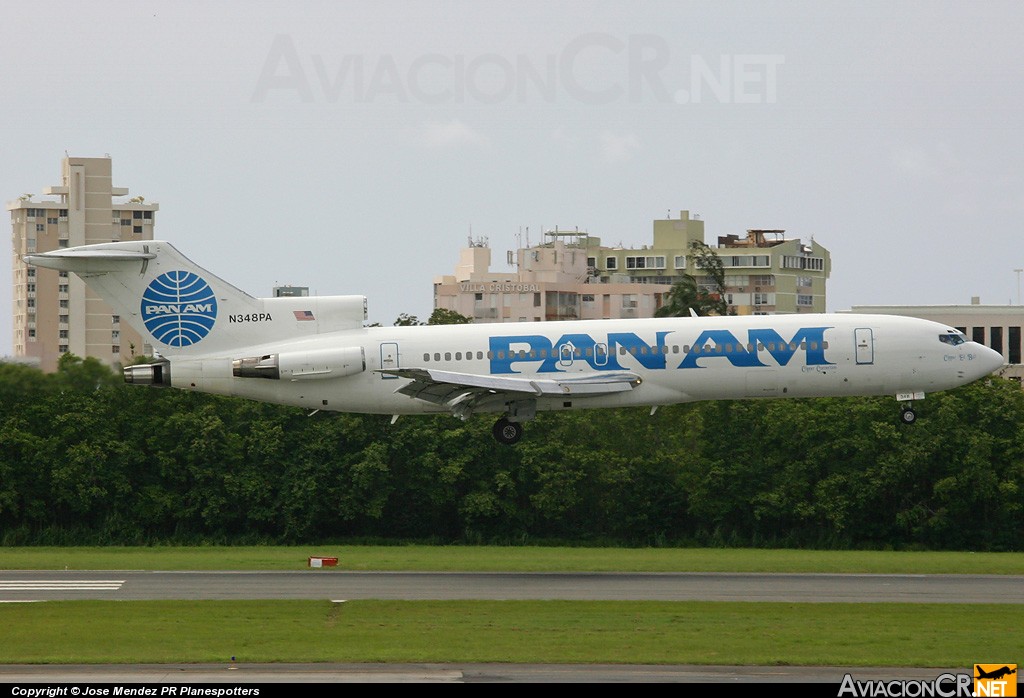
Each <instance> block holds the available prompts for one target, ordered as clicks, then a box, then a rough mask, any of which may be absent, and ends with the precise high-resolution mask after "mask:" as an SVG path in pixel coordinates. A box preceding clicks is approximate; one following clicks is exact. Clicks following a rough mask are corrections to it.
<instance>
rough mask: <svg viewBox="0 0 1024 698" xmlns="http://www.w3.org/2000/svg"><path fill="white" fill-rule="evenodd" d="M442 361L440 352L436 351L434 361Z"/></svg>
mask: <svg viewBox="0 0 1024 698" xmlns="http://www.w3.org/2000/svg"><path fill="white" fill-rule="evenodd" d="M440 360H441V354H440V353H439V352H436V351H435V352H434V361H440Z"/></svg>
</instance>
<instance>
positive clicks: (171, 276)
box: [142, 271, 217, 347]
mask: <svg viewBox="0 0 1024 698" xmlns="http://www.w3.org/2000/svg"><path fill="white" fill-rule="evenodd" d="M216 321H217V297H216V296H215V295H214V293H213V289H212V288H210V284H208V283H206V280H205V279H203V278H202V277H200V276H198V275H196V274H193V273H192V272H190V271H169V272H166V273H164V274H161V275H160V276H158V277H156V278H155V279H153V281H152V282H151V283H150V284H149V287H148V288H146V291H145V293H143V294H142V322H143V323H144V324H145V325H146V329H147V330H149V332H150V334H152V335H153V336H154V337H155V338H156V339H157V340H158V341H160V342H163V343H164V344H167V345H169V346H172V347H189V346H192V345H193V344H196V343H197V342H199V341H201V340H202V339H203V337H205V336H206V335H208V334H210V330H212V329H213V323H214V322H216Z"/></svg>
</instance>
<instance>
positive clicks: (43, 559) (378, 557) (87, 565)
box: [0, 545, 1024, 574]
mask: <svg viewBox="0 0 1024 698" xmlns="http://www.w3.org/2000/svg"><path fill="white" fill-rule="evenodd" d="M310 556H326V557H337V558H338V559H339V567H338V569H339V570H346V569H348V570H360V571H363V570H407V571H424V570H427V571H445V572H450V571H479V572H494V571H507V572H530V571H532V572H603V571H616V572H822V573H850V574H856V573H860V574H871V573H875V574H1024V553H970V552H966V553H965V552H892V551H850V552H846V551H818V550H760V549H758V550H750V549H725V548H710V549H709V548H566V547H538V546H530V547H486V546H485V547H470V546H426V545H400V546H344V545H323V546H304V547H273V546H267V547H259V546H257V547H251V546H248V547H201V548H176V547H123V548H122V547H97V548H0V569H9V570H11V569H36V570H41V569H49V570H59V569H65V568H66V569H72V570H294V569H301V568H303V567H306V566H307V562H308V558H309V557H310Z"/></svg>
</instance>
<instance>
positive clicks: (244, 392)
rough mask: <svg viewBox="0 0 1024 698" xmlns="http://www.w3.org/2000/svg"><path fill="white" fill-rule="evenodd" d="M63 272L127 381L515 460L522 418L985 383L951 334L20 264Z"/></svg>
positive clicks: (100, 261)
mask: <svg viewBox="0 0 1024 698" xmlns="http://www.w3.org/2000/svg"><path fill="white" fill-rule="evenodd" d="M24 259H25V261H26V262H27V263H29V264H32V265H34V266H37V267H43V268H47V269H57V270H62V271H69V272H74V273H75V274H77V275H78V276H80V277H81V278H82V279H83V280H84V281H85V283H86V284H87V285H89V286H90V287H91V288H92V289H93V290H94V291H96V292H97V293H98V294H99V295H100V296H101V297H102V299H103V300H104V301H105V302H106V303H107V304H109V305H110V306H111V307H112V308H113V312H114V313H117V314H119V315H120V318H121V319H122V320H124V321H126V322H128V323H129V324H130V325H131V326H132V327H134V328H135V329H136V330H138V331H139V332H140V333H141V334H142V336H143V337H145V338H146V341H147V342H148V343H150V344H151V345H152V346H153V347H154V355H155V360H154V361H153V362H152V363H148V364H136V365H130V366H126V367H124V369H123V371H124V378H125V380H126V381H127V382H128V383H132V384H141V385H152V386H172V387H174V388H181V389H184V390H193V391H199V392H206V393H214V394H218V395H234V396H238V397H244V398H250V399H254V400H262V401H267V402H273V403H279V404H284V405H293V406H298V407H303V408H307V409H310V410H313V411H314V412H315V411H320V410H325V411H339V412H360V413H367V414H384V415H391V416H392V423H394V421H395V420H397V419H398V418H399V416H400V415H406V414H429V413H450V414H453V415H455V416H457V417H460V418H462V419H468V418H469V417H470V416H472V415H475V414H479V413H497V414H498V415H500V416H499V418H498V420H497V422H496V423H495V424H494V427H493V429H492V433H493V436H494V438H495V439H496V440H497V441H498V442H499V443H503V444H509V445H511V444H514V443H516V442H517V441H519V440H520V438H522V436H523V426H522V424H523V422H526V421H529V420H530V419H532V418H533V417H534V416H535V415H536V414H537V412H539V411H560V410H573V409H582V408H607V407H628V406H645V407H650V408H651V414H652V415H653V414H654V413H655V411H656V410H657V409H658V407H660V406H662V405H671V404H676V403H685V402H693V401H698V400H718V399H743V398H797V397H826V396H867V395H895V396H896V399H897V400H898V401H899V402H901V403H902V411H901V417H900V418H901V421H902V422H903V423H905V424H912V423H913V422H915V421H916V419H917V413H916V411H915V410H914V408H913V401H915V400H920V399H923V398H924V397H925V394H926V392H934V391H939V390H948V389H951V388H955V387H957V386H960V385H964V384H966V383H970V382H971V381H974V380H977V379H979V378H982V377H984V376H987V375H989V374H990V373H992V372H993V371H995V370H997V369H999V368H1000V367H1002V366H1003V358H1002V356H1001V355H1000V354H999V353H997V352H995V351H993V350H992V349H989V348H988V347H985V346H983V345H981V344H979V343H976V342H973V341H971V340H970V339H968V338H967V337H966V336H965V335H964V334H963V333H962V332H960V331H958V330H956V329H954V328H950V327H947V326H946V325H942V324H938V323H935V322H931V321H928V320H921V319H917V318H909V317H899V316H888V315H856V314H798V315H746V316H704V317H673V318H646V319H606V320H571V321H553V322H521V323H516V324H468V325H436V326H412V327H366V326H365V322H366V318H367V312H366V298H365V297H364V296H304V297H291V298H255V297H253V296H251V295H249V294H247V293H245V292H244V291H241V290H239V289H237V288H235V287H234V286H232V285H231V284H229V283H228V282H226V281H224V280H223V279H221V278H219V277H217V276H215V275H214V274H212V273H210V272H209V271H207V270H206V269H203V268H202V267H200V266H198V265H197V264H195V263H194V262H192V261H190V260H189V259H187V258H186V257H185V256H184V255H182V254H181V253H180V252H179V251H178V250H177V249H175V248H174V247H173V246H172V245H171V244H170V243H168V242H165V241H160V240H149V241H131V242H112V243H102V244H95V245H85V246H81V247H70V248H61V249H57V250H53V251H49V252H43V253H38V254H29V255H26V256H25V257H24Z"/></svg>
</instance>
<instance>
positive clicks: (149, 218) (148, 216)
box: [142, 211, 153, 221]
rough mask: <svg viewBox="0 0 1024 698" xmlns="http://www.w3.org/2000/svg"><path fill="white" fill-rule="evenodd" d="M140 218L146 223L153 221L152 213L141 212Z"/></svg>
mask: <svg viewBox="0 0 1024 698" xmlns="http://www.w3.org/2000/svg"><path fill="white" fill-rule="evenodd" d="M142 218H143V219H144V220H147V221H151V220H153V212H152V211H143V212H142Z"/></svg>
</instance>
